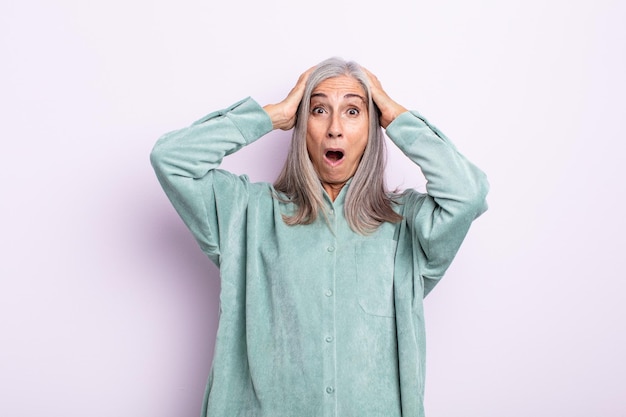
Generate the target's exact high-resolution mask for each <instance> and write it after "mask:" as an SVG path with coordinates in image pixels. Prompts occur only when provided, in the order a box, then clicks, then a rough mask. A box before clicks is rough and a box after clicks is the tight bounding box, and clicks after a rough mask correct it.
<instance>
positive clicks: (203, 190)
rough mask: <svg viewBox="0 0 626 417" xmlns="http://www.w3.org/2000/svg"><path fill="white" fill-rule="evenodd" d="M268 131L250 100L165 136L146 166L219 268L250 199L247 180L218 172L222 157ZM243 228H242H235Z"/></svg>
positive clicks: (264, 119) (262, 113)
mask: <svg viewBox="0 0 626 417" xmlns="http://www.w3.org/2000/svg"><path fill="white" fill-rule="evenodd" d="M271 130H272V121H271V119H270V118H269V116H268V114H267V113H266V112H265V111H264V110H263V108H262V107H261V106H260V105H259V104H258V103H256V102H255V101H254V100H253V99H251V98H246V99H244V100H241V101H239V102H237V103H235V104H234V105H232V106H230V107H228V108H226V109H223V110H219V111H215V112H213V113H210V114H208V115H207V116H205V117H203V118H202V119H200V120H198V121H196V122H195V123H193V124H192V125H190V126H189V127H186V128H183V129H180V130H176V131H173V132H169V133H166V134H165V135H163V136H162V137H161V138H159V140H158V141H157V142H156V144H155V146H154V148H153V149H152V152H151V154H150V161H151V163H152V166H153V167H154V170H155V172H156V175H157V178H158V179H159V182H160V183H161V186H162V187H163V190H164V191H165V193H166V195H167V196H168V198H169V199H170V201H171V202H172V205H173V206H174V208H175V209H176V211H177V212H178V214H179V215H180V217H181V218H182V219H183V221H184V222H185V224H186V225H187V227H188V228H189V230H190V231H191V232H192V233H193V235H194V237H195V238H196V240H197V241H198V243H199V244H200V247H201V248H202V250H203V251H204V252H205V253H206V254H207V255H208V256H209V257H210V258H211V260H212V261H213V262H215V263H216V264H217V265H219V264H220V254H221V247H222V246H223V245H222V244H223V242H225V241H226V239H227V238H228V237H227V236H225V234H226V233H227V231H228V230H230V226H233V225H234V226H237V225H241V224H242V223H243V222H242V218H243V217H242V216H243V215H244V211H245V207H246V205H247V198H248V186H249V182H248V179H247V177H246V176H236V175H234V174H230V173H228V172H225V171H223V170H219V169H216V168H217V167H218V166H219V165H220V163H221V162H222V159H223V158H224V156H226V155H229V154H231V153H233V152H236V151H237V150H239V149H241V148H242V147H243V146H245V145H248V144H250V143H252V142H254V141H255V140H257V139H259V138H260V137H262V136H263V135H265V134H266V133H268V132H270V131H271ZM239 227H241V226H239Z"/></svg>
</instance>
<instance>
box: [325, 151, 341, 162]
mask: <svg viewBox="0 0 626 417" xmlns="http://www.w3.org/2000/svg"><path fill="white" fill-rule="evenodd" d="M325 155H326V159H328V160H329V161H330V162H331V163H337V162H339V161H341V160H342V159H343V152H342V151H326V154H325Z"/></svg>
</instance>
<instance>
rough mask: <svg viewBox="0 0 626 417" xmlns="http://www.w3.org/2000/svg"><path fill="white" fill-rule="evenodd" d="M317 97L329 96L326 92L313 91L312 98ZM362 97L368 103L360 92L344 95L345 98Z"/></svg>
mask: <svg viewBox="0 0 626 417" xmlns="http://www.w3.org/2000/svg"><path fill="white" fill-rule="evenodd" d="M315 97H323V98H328V96H327V95H326V94H324V93H313V94H311V98H315ZM355 97H356V98H360V99H361V101H362V102H363V103H366V101H365V98H363V96H361V95H360V94H354V93H348V94H346V95H344V96H343V98H355Z"/></svg>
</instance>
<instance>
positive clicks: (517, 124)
mask: <svg viewBox="0 0 626 417" xmlns="http://www.w3.org/2000/svg"><path fill="white" fill-rule="evenodd" d="M625 21H626V6H625V3H624V2H618V1H609V0H596V1H579V2H566V1H551V2H547V1H544V0H541V1H539V0H530V1H529V0H525V1H521V0H512V1H506V2H503V1H496V0H492V1H475V2H466V1H460V0H458V1H453V0H451V1H437V2H435V1H431V2H418V1H399V0H389V1H384V2H379V3H376V2H375V3H371V2H362V1H356V0H352V1H337V0H321V1H318V2H294V1H290V0H273V1H269V2H259V1H252V0H245V1H224V2H215V1H198V0H181V1H177V2H171V1H169V2H166V1H155V0H151V1H148V0H138V1H128V0H124V1H122V0H109V1H79V0H65V1H63V0H58V1H55V2H50V1H43V0H27V1H12V2H11V1H3V2H2V4H1V5H0V36H1V38H0V60H1V63H0V119H1V120H2V122H1V130H0V135H1V136H0V137H1V141H2V142H1V148H0V175H1V176H0V181H1V183H0V184H1V189H0V191H1V195H2V197H1V203H0V222H1V224H0V245H1V249H2V252H1V253H2V261H1V262H0V275H1V279H0V415H1V416H6V417H32V416H36V415H46V416H63V417H79V416H80V417H83V416H91V417H112V416H114V417H143V416H150V417H172V416H176V417H192V416H197V415H199V410H200V404H201V399H202V393H203V390H204V384H205V380H206V377H207V374H208V372H209V368H210V362H211V357H212V353H213V343H214V337H215V330H216V325H217V312H218V291H219V280H218V273H217V269H216V268H215V267H214V266H213V265H212V264H211V263H210V262H209V261H208V260H207V259H206V258H205V256H204V255H203V254H202V253H201V252H200V250H199V249H198V247H197V245H196V243H195V242H194V241H193V239H192V238H191V236H190V234H189V233H188V232H187V231H186V229H185V228H184V226H183V224H182V222H181V221H180V220H179V219H178V217H177V215H176V214H175V212H174V210H173V209H172V208H171V206H170V204H169V202H168V201H167V200H166V198H165V196H164V194H163V192H162V191H161V189H160V188H159V185H158V183H157V181H156V178H155V176H154V174H153V172H152V169H151V167H150V165H149V162H148V154H149V152H150V149H151V147H152V145H153V144H154V142H155V141H156V139H157V138H158V137H159V136H160V135H161V134H163V133H165V132H166V131H169V130H173V129H176V128H180V127H183V126H185V125H187V124H189V123H191V122H192V121H194V120H196V119H197V118H199V117H201V116H203V115H204V114H205V113H208V112H209V111H212V110H215V109H218V108H222V107H225V106H227V105H229V104H231V103H233V102H234V101H236V100H238V99H241V98H243V97H246V96H248V95H251V96H253V97H255V98H256V99H257V100H258V101H259V102H261V103H262V104H265V103H268V102H273V101H278V100H280V99H281V98H282V97H283V96H284V95H285V94H286V93H287V92H288V91H289V89H290V88H291V86H292V85H293V83H294V82H295V80H296V79H297V77H298V75H299V74H300V73H301V72H302V71H304V70H305V69H306V68H308V67H309V66H311V65H313V64H315V63H317V62H319V61H321V60H322V59H324V58H327V57H329V56H332V55H339V56H342V57H344V58H349V59H355V60H357V61H359V62H361V63H362V64H363V65H365V66H367V67H368V68H369V69H371V70H372V71H373V72H374V73H376V74H377V75H378V76H379V78H380V79H381V81H382V82H383V85H384V86H385V87H386V89H387V91H388V92H389V93H390V95H392V96H393V97H394V98H396V99H397V101H399V102H401V103H402V104H404V105H405V106H407V107H410V108H413V109H416V110H419V111H420V112H422V113H423V114H424V115H425V116H426V117H428V118H429V120H430V121H431V122H433V123H434V124H435V125H437V126H438V127H440V128H441V129H442V130H443V131H444V132H446V133H447V134H448V136H450V137H451V139H452V140H453V141H454V142H455V143H456V144H457V146H458V147H459V148H460V149H461V150H462V152H463V153H464V154H465V155H467V156H468V157H469V158H470V159H471V160H473V161H474V162H476V163H477V164H478V165H479V166H480V167H481V168H483V169H484V170H485V171H486V172H487V173H488V175H489V178H490V182H491V185H492V190H491V193H490V195H489V203H490V207H491V208H490V211H489V212H487V214H486V215H485V216H484V217H483V218H481V219H479V220H478V221H477V222H476V223H475V225H474V227H473V229H472V230H471V232H470V235H469V236H468V238H467V240H466V242H465V244H464V246H463V248H462V250H461V252H460V253H459V255H458V258H457V260H456V262H455V263H454V265H453V266H452V268H451V269H450V270H449V273H448V275H447V277H446V278H445V280H444V281H443V282H442V283H441V284H440V286H439V287H438V288H437V289H436V290H435V291H434V292H433V293H432V295H431V296H429V297H428V299H427V301H426V314H427V326H428V337H429V338H428V376H427V393H426V395H427V399H426V407H427V414H428V416H429V417H449V416H472V417H528V416H533V417H554V416H568V417H596V416H599V417H624V416H626V360H625V352H626V331H625V327H626V324H625V319H626V306H625V303H624V299H625V294H626V282H625V281H626V280H625V276H626V273H625V271H624V267H625V262H624V259H625V258H626V254H625V249H626V244H625V243H624V242H625V233H626V227H625V222H624V215H625V213H626V204H625V203H624V198H625V197H626V196H625V192H626V187H625V185H624V180H625V179H626V178H625V177H626V176H625V169H624V151H625V150H626V146H625V145H624V141H625V140H626V129H624V127H623V126H624V122H625V120H626V105H625V101H624V97H625V95H626V81H625V79H626V77H625V74H626V42H625V40H626V26H625V25H624V22H625ZM288 138H289V134H287V133H282V132H275V133H272V134H270V135H268V136H267V138H264V139H262V140H260V141H259V142H257V143H256V144H254V145H253V146H250V147H249V148H247V149H245V150H243V151H241V152H240V153H239V154H237V155H235V156H233V157H229V158H228V159H227V161H226V162H225V167H226V168H228V169H231V170H232V171H234V172H237V173H244V172H246V173H248V174H249V175H250V176H251V178H252V179H253V180H270V181H271V180H272V179H273V178H274V176H275V174H276V173H277V171H278V169H279V167H280V166H281V164H282V161H283V158H284V154H285V148H286V146H287V143H288V140H289V139H288ZM417 172H418V171H417V170H416V169H415V168H414V167H413V166H412V165H411V164H409V163H407V161H406V160H405V159H404V157H402V156H401V155H400V154H399V153H398V151H397V150H396V149H395V148H391V153H390V157H389V182H390V185H392V186H399V187H401V188H403V187H407V186H416V187H423V183H424V182H423V178H421V177H420V176H419V174H417Z"/></svg>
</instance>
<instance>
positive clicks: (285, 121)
mask: <svg viewBox="0 0 626 417" xmlns="http://www.w3.org/2000/svg"><path fill="white" fill-rule="evenodd" d="M361 68H362V69H363V71H364V72H365V75H366V76H367V78H368V80H369V84H370V91H371V94H372V100H374V104H376V106H377V107H378V110H380V125H381V126H382V127H383V128H387V126H388V125H389V124H390V123H391V122H392V121H393V120H394V119H395V118H396V117H398V116H399V115H400V114H402V113H404V112H406V111H407V109H406V108H405V107H404V106H402V105H400V104H398V103H396V102H395V101H394V100H392V99H391V97H389V95H387V93H386V92H385V90H384V89H383V87H382V84H381V83H380V81H379V80H378V78H377V77H376V76H375V75H374V74H373V73H371V72H370V71H369V70H368V69H366V68H364V67H361ZM314 69H315V66H313V67H311V68H309V69H308V70H306V71H305V72H303V73H302V74H301V75H300V77H299V78H298V81H297V82H296V85H295V86H294V87H293V88H292V89H291V91H290V92H289V94H288V95H287V97H285V99H284V100H282V101H281V102H280V103H277V104H267V105H265V106H263V108H264V109H265V111H266V112H267V113H268V114H269V116H270V118H271V119H272V125H273V126H274V129H282V130H289V129H291V128H292V127H293V126H294V125H295V123H296V113H297V111H298V106H299V104H300V101H301V100H302V96H303V95H304V86H305V85H306V82H307V80H308V78H309V75H311V73H312V72H313V70H314Z"/></svg>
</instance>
